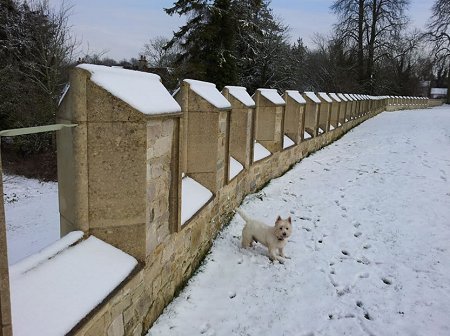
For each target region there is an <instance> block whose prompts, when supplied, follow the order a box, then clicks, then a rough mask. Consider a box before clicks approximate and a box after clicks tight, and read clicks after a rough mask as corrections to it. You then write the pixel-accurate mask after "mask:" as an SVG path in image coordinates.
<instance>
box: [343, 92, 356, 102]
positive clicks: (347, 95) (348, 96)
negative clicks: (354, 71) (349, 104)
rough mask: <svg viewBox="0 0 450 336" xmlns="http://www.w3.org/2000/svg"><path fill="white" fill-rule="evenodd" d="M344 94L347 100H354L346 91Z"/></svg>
mask: <svg viewBox="0 0 450 336" xmlns="http://www.w3.org/2000/svg"><path fill="white" fill-rule="evenodd" d="M344 96H345V98H347V100H348V101H354V100H355V99H354V98H352V97H351V96H350V95H349V94H348V93H344Z"/></svg>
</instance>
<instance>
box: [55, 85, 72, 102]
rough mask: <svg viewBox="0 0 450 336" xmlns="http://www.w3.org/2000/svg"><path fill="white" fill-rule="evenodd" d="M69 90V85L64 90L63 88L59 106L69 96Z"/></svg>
mask: <svg viewBox="0 0 450 336" xmlns="http://www.w3.org/2000/svg"><path fill="white" fill-rule="evenodd" d="M69 89H70V84H69V83H67V84H66V85H64V88H63V90H62V92H61V96H60V97H59V101H58V106H59V105H61V103H62V101H63V100H64V97H65V96H66V94H67V92H69Z"/></svg>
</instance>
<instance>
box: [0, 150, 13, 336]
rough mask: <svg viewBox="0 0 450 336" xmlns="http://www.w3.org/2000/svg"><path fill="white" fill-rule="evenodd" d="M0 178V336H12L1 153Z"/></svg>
mask: <svg viewBox="0 0 450 336" xmlns="http://www.w3.org/2000/svg"><path fill="white" fill-rule="evenodd" d="M0 147H1V143H0ZM0 177H1V179H0V202H1V205H0V318H1V328H0V336H10V335H12V325H11V301H10V294H9V293H10V292H9V271H8V248H7V242H6V221H5V207H4V200H3V172H2V158H1V153H0Z"/></svg>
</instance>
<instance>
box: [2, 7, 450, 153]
mask: <svg viewBox="0 0 450 336" xmlns="http://www.w3.org/2000/svg"><path fill="white" fill-rule="evenodd" d="M74 6H76V3H75V5H74ZM408 6H409V1H408V0H336V1H334V2H333V3H332V6H331V10H332V11H333V12H334V13H335V14H336V15H337V18H338V21H337V22H338V23H337V24H336V25H335V26H334V29H333V30H332V31H331V32H330V33H329V35H327V36H320V35H317V36H316V38H315V45H314V47H306V46H305V45H304V43H303V41H302V39H301V37H298V39H297V40H296V42H295V43H292V42H291V41H292V39H291V37H290V36H289V27H288V26H286V25H285V24H284V23H283V21H282V18H278V17H276V16H275V15H274V14H273V11H272V9H271V7H270V1H267V0H191V1H187V0H178V1H175V2H174V4H173V6H172V7H170V8H168V9H166V10H165V11H166V12H167V14H169V15H175V14H177V15H182V16H185V17H186V19H187V21H186V24H185V25H184V26H183V27H181V28H180V29H179V31H177V32H175V33H174V35H173V36H171V37H158V38H155V39H152V40H150V41H149V43H147V44H145V45H144V46H143V49H142V50H141V52H140V54H139V55H136V56H137V57H136V58H133V59H131V60H122V61H120V62H118V61H116V60H114V59H111V58H106V57H103V54H102V53H99V54H93V55H92V54H91V55H89V54H88V55H86V56H84V57H81V58H80V57H79V56H75V54H74V52H75V50H76V49H77V43H76V41H75V39H74V38H73V37H72V33H71V30H70V26H69V25H68V20H69V18H70V8H66V7H64V6H63V7H61V8H60V9H58V10H55V9H52V8H49V6H48V2H47V1H44V0H34V1H29V2H27V1H25V2H24V1H18V0H0V88H1V89H0V128H1V129H8V128H18V127H27V126H36V125H45V124H50V123H54V121H55V113H56V110H57V108H58V102H59V99H60V95H61V92H62V90H63V88H64V85H65V83H66V82H67V78H68V70H69V69H70V67H72V66H74V65H75V64H76V61H77V60H78V59H80V61H83V62H88V63H95V64H105V65H122V66H124V67H126V68H131V69H139V70H144V71H153V72H156V73H158V74H160V75H161V77H162V78H163V82H164V84H165V85H166V86H167V87H168V89H171V90H173V89H175V88H176V87H177V86H178V85H179V83H180V80H182V79H184V78H193V79H199V80H205V81H209V82H213V83H215V84H216V85H217V86H218V88H219V89H221V88H222V87H223V86H224V85H241V86H245V87H247V89H248V90H249V92H253V91H254V90H255V89H256V88H258V87H267V88H277V89H280V90H284V89H296V90H300V91H305V90H313V91H316V90H321V91H327V92H360V93H366V94H381V95H383V94H392V95H423V94H427V93H428V92H427V90H426V88H425V89H424V84H428V83H431V86H435V87H447V86H448V82H449V80H448V78H449V73H450V71H449V63H450V57H449V55H450V51H449V50H450V38H448V36H450V32H449V26H450V1H449V0H436V1H435V4H434V6H433V16H432V17H431V18H430V21H429V24H428V27H427V30H426V31H424V32H419V31H417V30H411V29H410V28H409V27H410V25H409V19H408V17H407V15H406V13H407V9H408ZM150 33H151V32H149V34H150ZM78 53H80V52H79V51H78ZM143 57H145V58H146V61H144V59H143ZM8 146H9V148H8V149H9V150H13V151H15V152H16V153H18V154H20V155H21V156H23V157H26V156H28V155H34V154H35V153H45V152H54V151H55V144H54V136H53V135H52V134H44V135H41V136H26V137H20V138H19V137H18V138H16V139H15V140H14V141H13V142H10V144H9V145H8Z"/></svg>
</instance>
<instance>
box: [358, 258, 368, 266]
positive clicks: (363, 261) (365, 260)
mask: <svg viewBox="0 0 450 336" xmlns="http://www.w3.org/2000/svg"><path fill="white" fill-rule="evenodd" d="M356 262H357V263H359V264H364V265H370V260H369V259H367V258H366V257H361V258H359V259H357V260H356Z"/></svg>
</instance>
